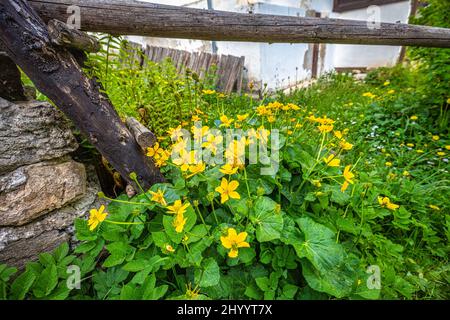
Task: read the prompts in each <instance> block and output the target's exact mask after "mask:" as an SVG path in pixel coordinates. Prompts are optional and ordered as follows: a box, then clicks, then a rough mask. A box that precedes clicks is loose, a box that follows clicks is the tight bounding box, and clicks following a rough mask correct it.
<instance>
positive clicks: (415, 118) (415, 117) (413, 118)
mask: <svg viewBox="0 0 450 320" xmlns="http://www.w3.org/2000/svg"><path fill="white" fill-rule="evenodd" d="M410 119H411V120H413V121H416V120H417V119H419V117H418V116H416V115H413V116H411V117H410Z"/></svg>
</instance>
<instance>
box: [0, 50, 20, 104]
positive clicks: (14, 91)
mask: <svg viewBox="0 0 450 320" xmlns="http://www.w3.org/2000/svg"><path fill="white" fill-rule="evenodd" d="M0 70H1V72H0V98H4V99H6V100H9V101H24V100H27V98H26V96H25V93H24V90H23V87H22V81H21V80H20V71H19V69H17V66H16V64H15V63H14V62H13V61H12V60H11V58H10V57H8V55H7V54H6V53H5V52H2V51H0Z"/></svg>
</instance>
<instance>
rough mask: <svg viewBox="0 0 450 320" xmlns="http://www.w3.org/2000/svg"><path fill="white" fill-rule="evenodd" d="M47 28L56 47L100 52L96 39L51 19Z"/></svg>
mask: <svg viewBox="0 0 450 320" xmlns="http://www.w3.org/2000/svg"><path fill="white" fill-rule="evenodd" d="M47 27H48V32H49V34H50V37H51V39H52V42H53V43H54V44H56V45H57V46H62V47H66V48H70V49H75V50H81V51H87V52H98V51H99V50H100V44H99V43H98V41H97V39H96V38H94V37H91V36H89V35H87V34H86V33H84V32H81V31H79V30H76V29H70V28H69V27H68V26H67V25H66V24H65V23H64V22H61V21H59V20H55V19H52V20H50V21H49V22H48V25H47Z"/></svg>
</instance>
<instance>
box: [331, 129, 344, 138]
mask: <svg viewBox="0 0 450 320" xmlns="http://www.w3.org/2000/svg"><path fill="white" fill-rule="evenodd" d="M333 134H334V136H335V137H336V138H338V139H342V132H341V131H334V132H333Z"/></svg>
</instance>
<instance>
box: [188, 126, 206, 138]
mask: <svg viewBox="0 0 450 320" xmlns="http://www.w3.org/2000/svg"><path fill="white" fill-rule="evenodd" d="M191 130H192V133H193V134H194V139H195V140H196V141H197V140H202V139H203V137H204V136H206V135H207V134H208V131H209V127H208V126H203V127H196V126H192V128H191Z"/></svg>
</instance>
